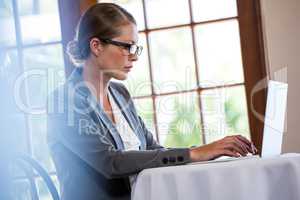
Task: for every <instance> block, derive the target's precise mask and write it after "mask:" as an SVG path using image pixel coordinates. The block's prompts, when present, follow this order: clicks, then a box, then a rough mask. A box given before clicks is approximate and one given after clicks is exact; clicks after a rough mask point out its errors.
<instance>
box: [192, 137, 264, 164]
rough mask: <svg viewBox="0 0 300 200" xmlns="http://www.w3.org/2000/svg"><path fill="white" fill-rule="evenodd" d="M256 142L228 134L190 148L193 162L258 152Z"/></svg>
mask: <svg viewBox="0 0 300 200" xmlns="http://www.w3.org/2000/svg"><path fill="white" fill-rule="evenodd" d="M257 152H258V151H257V149H256V147H255V146H254V144H253V143H252V142H250V141H249V140H248V139H247V138H245V137H243V136H241V135H234V136H227V137H225V138H223V139H221V140H217V141H215V142H213V143H210V144H207V145H203V146H200V147H195V148H191V149H190V158H191V160H192V162H197V161H207V160H213V159H216V158H218V157H220V156H230V157H240V156H247V154H249V153H250V154H256V153H257Z"/></svg>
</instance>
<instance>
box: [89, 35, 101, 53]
mask: <svg viewBox="0 0 300 200" xmlns="http://www.w3.org/2000/svg"><path fill="white" fill-rule="evenodd" d="M90 49H91V53H92V54H93V55H95V56H96V57H98V56H100V54H101V51H103V45H102V44H101V42H100V40H99V39H98V38H92V39H91V40H90Z"/></svg>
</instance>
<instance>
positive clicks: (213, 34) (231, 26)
mask: <svg viewBox="0 0 300 200" xmlns="http://www.w3.org/2000/svg"><path fill="white" fill-rule="evenodd" d="M196 41H197V56H198V60H199V68H200V70H199V77H200V84H201V86H202V87H205V86H214V85H223V84H232V83H241V82H243V81H244V76H243V64H242V56H241V48H240V36H239V27H238V23H237V21H236V20H230V21H226V22H219V23H212V24H208V25H199V26H197V27H196Z"/></svg>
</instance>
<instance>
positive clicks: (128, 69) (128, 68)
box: [124, 66, 132, 71]
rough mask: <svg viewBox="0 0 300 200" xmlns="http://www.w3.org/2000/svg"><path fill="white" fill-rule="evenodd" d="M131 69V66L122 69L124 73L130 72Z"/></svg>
mask: <svg viewBox="0 0 300 200" xmlns="http://www.w3.org/2000/svg"><path fill="white" fill-rule="evenodd" d="M131 68H132V66H128V67H124V69H125V70H126V71H130V69H131Z"/></svg>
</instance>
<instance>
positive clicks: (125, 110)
mask: <svg viewBox="0 0 300 200" xmlns="http://www.w3.org/2000/svg"><path fill="white" fill-rule="evenodd" d="M108 89H109V90H110V92H111V94H112V96H113V98H114V100H115V102H116V103H117V105H118V106H119V108H120V110H121V112H122V114H123V115H124V117H125V119H126V120H127V122H128V124H129V126H130V127H131V128H132V130H133V132H134V133H135V134H136V136H137V137H138V138H139V139H140V141H141V143H142V146H145V142H146V141H145V138H144V137H143V136H142V134H143V133H141V132H140V129H139V128H138V123H137V121H136V119H135V118H134V116H133V112H131V110H130V109H131V108H130V106H129V102H128V101H127V100H126V99H125V98H124V96H123V95H122V94H121V93H120V92H119V91H118V90H116V89H115V88H113V87H111V86H110V85H109V87H108Z"/></svg>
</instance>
